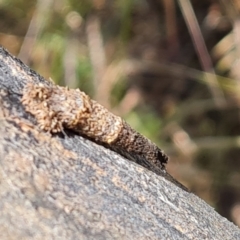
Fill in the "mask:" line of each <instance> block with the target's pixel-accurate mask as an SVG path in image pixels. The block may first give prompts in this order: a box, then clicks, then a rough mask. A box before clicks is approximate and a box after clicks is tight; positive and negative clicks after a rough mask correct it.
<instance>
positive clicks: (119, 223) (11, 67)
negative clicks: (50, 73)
mask: <svg viewBox="0 0 240 240" xmlns="http://www.w3.org/2000/svg"><path fill="white" fill-rule="evenodd" d="M45 81H46V80H45V79H44V78H42V77H41V76H40V75H38V74H37V73H36V72H34V71H32V70H31V69H30V68H28V67H27V66H25V65H24V64H23V63H22V62H21V61H20V60H18V59H17V58H14V57H13V56H11V55H10V54H9V53H8V52H7V51H6V50H4V49H3V48H0V212H1V214H0V239H221V240H222V239H240V230H239V228H238V227H236V226H235V225H233V224H232V223H231V222H229V221H228V220H226V219H225V218H223V217H221V216H220V215H219V214H218V213H216V212H215V211H214V209H213V208H211V207H210V206H208V205H207V204H206V203H205V202H204V201H202V200H201V199H199V198H198V197H197V196H195V195H194V194H192V193H189V192H186V191H184V190H182V189H181V188H179V187H177V186H176V185H174V184H172V183H171V182H169V181H168V180H166V179H165V178H164V177H161V176H158V175H156V174H155V173H153V172H151V171H149V170H147V169H145V168H143V167H142V166H140V165H137V164H136V163H134V162H131V161H129V160H127V159H125V158H123V157H122V156H120V155H119V154H117V153H115V152H113V151H111V150H109V149H106V148H105V147H104V146H100V145H98V144H96V143H94V142H92V141H90V140H88V139H86V138H83V137H82V136H79V135H77V134H76V133H74V132H71V131H67V130H66V134H55V135H52V134H50V133H46V132H44V131H41V130H39V128H38V127H37V125H36V121H35V119H34V118H33V116H31V115H29V114H27V113H26V112H25V109H24V107H23V106H22V104H21V101H20V100H21V97H22V90H23V87H24V86H25V85H26V84H27V83H29V82H35V83H39V82H45Z"/></svg>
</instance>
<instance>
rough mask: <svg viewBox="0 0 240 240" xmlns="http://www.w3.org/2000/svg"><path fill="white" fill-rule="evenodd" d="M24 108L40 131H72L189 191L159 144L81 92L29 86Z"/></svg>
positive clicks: (32, 84)
mask: <svg viewBox="0 0 240 240" xmlns="http://www.w3.org/2000/svg"><path fill="white" fill-rule="evenodd" d="M22 104H23V105H24V106H25V109H26V111H27V112H29V113H31V114H32V115H33V116H34V117H35V118H36V120H37V123H38V125H39V127H40V129H42V130H44V131H48V132H51V133H57V132H64V129H65V128H67V129H71V130H73V131H74V132H77V133H79V134H82V135H85V136H87V137H89V138H90V139H93V140H94V141H95V142H97V143H100V144H102V145H104V146H106V147H108V148H110V149H112V150H114V151H115V152H117V153H119V154H121V155H123V156H124V157H126V158H128V159H129V160H132V161H134V162H136V163H138V164H140V165H142V166H144V167H145V168H147V169H149V170H151V171H153V172H155V173H156V174H158V175H161V176H164V177H165V178H166V179H168V180H170V181H171V182H173V183H175V184H176V185H178V186H180V187H181V188H183V189H184V190H186V188H185V187H184V186H182V185H181V184H180V183H178V182H177V181H176V180H175V179H173V178H172V177H171V175H169V174H168V173H167V171H166V168H165V165H166V164H167V162H168V157H167V155H166V154H165V153H164V152H163V151H162V150H161V149H160V148H158V146H157V145H156V144H154V143H153V142H151V141H150V140H149V139H147V138H146V137H144V136H143V135H141V134H140V133H138V132H137V131H135V130H134V129H133V128H132V127H131V126H130V125H129V124H128V123H127V122H126V121H124V120H123V119H122V118H121V117H119V116H116V115H114V114H113V113H111V112H109V111H108V110H107V109H106V108H104V107H103V106H102V105H100V104H99V103H97V102H96V101H94V100H92V99H90V97H89V96H88V95H86V94H85V93H84V92H82V91H80V90H79V89H68V88H67V87H61V86H58V85H55V84H53V83H52V84H50V85H47V84H43V83H39V84H34V83H29V84H28V85H26V87H25V88H24V91H23V96H22Z"/></svg>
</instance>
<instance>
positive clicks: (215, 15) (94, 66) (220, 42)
mask: <svg viewBox="0 0 240 240" xmlns="http://www.w3.org/2000/svg"><path fill="white" fill-rule="evenodd" d="M0 44H1V45H3V46H4V47H5V48H7V49H8V50H9V51H10V52H11V53H12V54H14V55H16V56H18V57H19V58H20V59H21V60H22V61H23V62H24V63H26V64H27V65H29V66H30V67H31V68H33V69H34V70H36V71H37V72H39V73H40V74H41V75H43V76H44V77H45V78H47V79H49V78H51V79H53V80H54V81H55V82H56V83H58V84H60V85H68V86H69V87H71V88H76V87H79V88H81V89H82V90H83V91H85V92H87V93H88V94H89V95H90V96H91V97H92V98H94V99H95V100H97V101H98V102H100V103H101V104H102V105H104V106H105V107H107V108H108V109H109V110H111V111H112V112H114V113H115V114H117V115H120V116H122V117H123V118H124V119H126V120H127V121H128V122H129V123H130V124H131V125H132V127H133V128H135V129H136V130H138V131H139V132H141V133H142V134H144V135H146V136H147V137H149V138H150V139H151V140H153V141H154V142H156V143H157V144H158V145H159V146H160V148H162V149H164V151H165V152H166V153H167V154H168V155H169V156H170V162H169V164H168V165H167V168H168V171H169V172H170V173H171V174H172V175H173V176H174V177H175V178H176V179H178V180H179V181H180V182H182V183H183V184H184V185H185V186H187V187H188V188H189V189H190V190H191V191H192V192H193V193H195V194H196V195H198V196H199V197H201V198H202V199H204V200H205V201H206V202H207V203H209V204H210V205H211V206H213V207H214V208H215V209H216V211H218V212H219V213H220V214H221V215H223V216H225V217H227V218H228V219H229V220H230V221H233V222H235V224H237V225H238V226H240V1H239V0H201V1H199V0H191V1H190V0H28V1H26V0H0Z"/></svg>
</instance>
